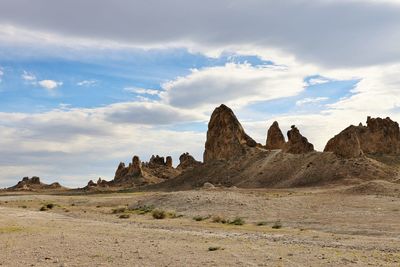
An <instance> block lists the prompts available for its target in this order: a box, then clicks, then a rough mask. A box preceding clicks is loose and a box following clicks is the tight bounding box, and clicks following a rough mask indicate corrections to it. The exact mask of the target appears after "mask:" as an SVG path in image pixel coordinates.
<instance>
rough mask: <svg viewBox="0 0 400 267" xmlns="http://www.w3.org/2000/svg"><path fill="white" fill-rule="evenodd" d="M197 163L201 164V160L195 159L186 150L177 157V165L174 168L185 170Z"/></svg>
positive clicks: (197, 164)
mask: <svg viewBox="0 0 400 267" xmlns="http://www.w3.org/2000/svg"><path fill="white" fill-rule="evenodd" d="M199 165H201V162H200V161H197V160H195V158H194V157H193V156H192V155H190V154H189V153H188V152H186V153H183V154H182V155H181V156H180V157H179V165H178V166H177V167H176V168H177V169H178V170H187V169H189V168H194V167H196V166H199Z"/></svg>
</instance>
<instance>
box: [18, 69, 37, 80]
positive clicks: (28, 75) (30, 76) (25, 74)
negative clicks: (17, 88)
mask: <svg viewBox="0 0 400 267" xmlns="http://www.w3.org/2000/svg"><path fill="white" fill-rule="evenodd" d="M21 78H22V79H23V80H24V81H27V82H35V81H36V76H35V75H34V74H32V73H29V72H27V71H25V70H24V72H23V73H22V75H21Z"/></svg>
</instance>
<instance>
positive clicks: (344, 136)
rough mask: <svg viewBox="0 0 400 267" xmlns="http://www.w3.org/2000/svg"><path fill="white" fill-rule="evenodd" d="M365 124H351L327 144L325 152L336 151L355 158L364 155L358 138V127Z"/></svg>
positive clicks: (340, 154)
mask: <svg viewBox="0 0 400 267" xmlns="http://www.w3.org/2000/svg"><path fill="white" fill-rule="evenodd" d="M359 127H363V126H358V127H356V126H353V125H352V126H349V127H347V128H346V129H345V130H343V131H342V132H341V133H340V134H338V135H336V136H335V137H333V138H332V139H331V140H329V142H328V143H327V144H326V146H325V149H324V151H325V152H328V151H329V152H334V153H335V154H336V155H338V156H340V157H343V158H354V157H359V156H361V155H363V151H362V150H361V145H360V140H359V138H358V134H357V132H358V130H357V129H358V128H359Z"/></svg>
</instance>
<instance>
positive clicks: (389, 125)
mask: <svg viewBox="0 0 400 267" xmlns="http://www.w3.org/2000/svg"><path fill="white" fill-rule="evenodd" d="M358 144H359V146H358ZM324 151H325V152H334V153H335V154H337V155H338V156H341V157H345V158H352V157H359V156H361V155H363V153H364V154H386V155H397V154H400V130H399V124H398V123H397V122H395V121H392V120H391V119H390V118H389V117H387V118H385V119H382V118H371V117H369V116H368V118H367V126H363V125H362V124H359V126H353V125H351V126H349V127H347V128H346V129H344V130H343V131H342V132H340V133H339V134H337V135H335V136H334V137H333V138H332V139H330V140H329V141H328V143H327V144H326V146H325V149H324Z"/></svg>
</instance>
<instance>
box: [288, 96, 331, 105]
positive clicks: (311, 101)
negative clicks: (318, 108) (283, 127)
mask: <svg viewBox="0 0 400 267" xmlns="http://www.w3.org/2000/svg"><path fill="white" fill-rule="evenodd" d="M328 99H329V98H328V97H314V98H312V97H307V98H303V99H300V100H298V101H296V106H303V105H307V104H317V103H321V102H323V101H326V100H328Z"/></svg>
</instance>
